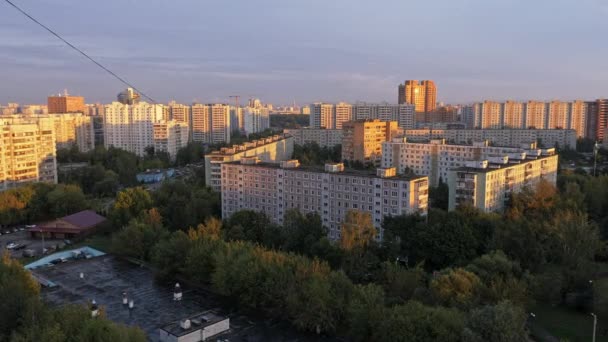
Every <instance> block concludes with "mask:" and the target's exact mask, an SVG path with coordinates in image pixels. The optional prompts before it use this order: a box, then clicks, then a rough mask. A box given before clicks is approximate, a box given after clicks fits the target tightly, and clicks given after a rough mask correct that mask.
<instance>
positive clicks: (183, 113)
mask: <svg viewBox="0 0 608 342" xmlns="http://www.w3.org/2000/svg"><path fill="white" fill-rule="evenodd" d="M169 113H170V115H169V116H170V118H169V119H170V120H175V121H177V122H181V123H184V124H186V125H187V126H190V106H187V105H183V104H180V103H177V102H175V101H171V102H169Z"/></svg>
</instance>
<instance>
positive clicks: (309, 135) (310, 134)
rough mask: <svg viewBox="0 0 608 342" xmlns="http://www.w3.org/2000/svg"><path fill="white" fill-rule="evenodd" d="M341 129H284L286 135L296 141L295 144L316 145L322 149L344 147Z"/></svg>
mask: <svg viewBox="0 0 608 342" xmlns="http://www.w3.org/2000/svg"><path fill="white" fill-rule="evenodd" d="M342 132H343V130H341V129H315V128H300V129H284V130H283V133H284V134H289V135H291V136H292V137H293V139H294V144H296V145H305V144H307V143H316V144H317V145H319V146H320V147H330V148H331V147H334V146H337V145H342Z"/></svg>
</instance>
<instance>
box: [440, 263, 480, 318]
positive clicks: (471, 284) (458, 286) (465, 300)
mask: <svg viewBox="0 0 608 342" xmlns="http://www.w3.org/2000/svg"><path fill="white" fill-rule="evenodd" d="M481 286H482V284H481V281H480V280H479V277H477V276H476V275H475V274H474V273H471V272H469V271H466V270H465V269H462V268H456V269H446V270H443V271H442V272H441V274H438V275H437V276H435V277H434V278H433V280H431V283H430V286H429V288H430V290H431V294H432V296H433V298H434V299H435V300H436V301H437V303H439V304H441V305H446V306H452V307H456V308H463V309H466V308H472V307H474V306H475V305H476V304H477V303H478V301H479V297H480V291H481Z"/></svg>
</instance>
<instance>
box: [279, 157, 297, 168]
mask: <svg viewBox="0 0 608 342" xmlns="http://www.w3.org/2000/svg"><path fill="white" fill-rule="evenodd" d="M299 166H300V161H299V160H297V159H291V160H285V161H282V162H281V168H282V169H295V168H297V167H299Z"/></svg>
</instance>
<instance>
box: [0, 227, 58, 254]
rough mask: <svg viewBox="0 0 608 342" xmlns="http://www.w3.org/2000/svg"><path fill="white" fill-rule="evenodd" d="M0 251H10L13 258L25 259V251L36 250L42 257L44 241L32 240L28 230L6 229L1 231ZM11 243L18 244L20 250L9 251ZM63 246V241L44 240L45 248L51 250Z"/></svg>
mask: <svg viewBox="0 0 608 342" xmlns="http://www.w3.org/2000/svg"><path fill="white" fill-rule="evenodd" d="M0 234H2V235H0V250H8V251H9V252H10V254H11V256H12V257H13V258H21V257H23V251H25V250H34V252H35V253H36V255H37V256H40V255H41V252H42V248H43V247H42V240H41V239H35V240H34V239H30V237H29V236H28V234H27V230H25V229H24V230H17V232H14V231H13V229H12V228H11V229H9V228H4V229H0ZM10 243H14V244H17V245H18V246H19V247H18V249H7V246H9V244H10ZM58 244H59V245H61V244H63V241H62V240H49V239H45V240H44V248H46V249H50V248H54V247H55V246H57V245H58Z"/></svg>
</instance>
